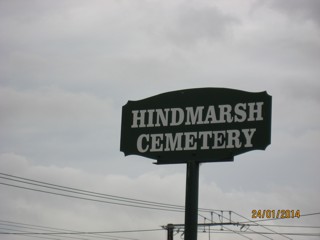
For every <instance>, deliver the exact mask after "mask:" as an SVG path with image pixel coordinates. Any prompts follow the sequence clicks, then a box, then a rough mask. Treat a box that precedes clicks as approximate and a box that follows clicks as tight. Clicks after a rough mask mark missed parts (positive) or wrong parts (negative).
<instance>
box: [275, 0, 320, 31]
mask: <svg viewBox="0 0 320 240" xmlns="http://www.w3.org/2000/svg"><path fill="white" fill-rule="evenodd" d="M271 6H272V7H273V8H274V9H277V10H279V11H281V12H283V13H285V14H287V15H288V17H290V19H299V20H301V19H303V20H311V21H313V22H314V23H316V24H318V27H320V1H318V0H303V1H301V0H280V1H279V0H273V1H272V3H271Z"/></svg>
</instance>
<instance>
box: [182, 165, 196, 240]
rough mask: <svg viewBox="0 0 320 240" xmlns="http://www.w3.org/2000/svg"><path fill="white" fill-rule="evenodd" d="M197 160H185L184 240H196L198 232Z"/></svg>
mask: <svg viewBox="0 0 320 240" xmlns="http://www.w3.org/2000/svg"><path fill="white" fill-rule="evenodd" d="M199 165H200V164H199V162H196V161H188V162H187V176H186V206H185V208H186V210H185V211H186V212H185V219H184V223H185V232H184V239H185V240H197V233H198V194H199Z"/></svg>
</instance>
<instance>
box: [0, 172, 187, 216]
mask: <svg viewBox="0 0 320 240" xmlns="http://www.w3.org/2000/svg"><path fill="white" fill-rule="evenodd" d="M0 175H5V176H9V177H3V176H0V178H2V179H6V180H9V181H14V182H19V183H23V184H27V185H32V186H37V187H42V188H47V189H53V190H58V191H61V192H67V193H72V194H78V195H82V196H90V197H95V198H98V199H99V198H100V199H108V200H112V201H117V202H110V201H102V200H97V199H92V198H84V197H79V196H72V195H69V194H61V193H58V192H49V191H45V190H41V189H35V188H30V187H23V186H18V185H13V184H8V183H3V182H1V183H0V184H2V185H6V186H10V187H16V188H20V189H25V190H31V191H37V192H42V193H48V194H54V195H60V196H64V197H72V198H78V199H82V200H89V201H97V202H104V203H109V204H116V205H122V206H130V207H140V208H147V209H154V210H164V211H174V212H184V207H183V206H179V205H173V204H165V203H158V202H151V201H144V200H139V199H133V198H124V197H119V196H115V195H109V194H103V193H97V192H92V191H86V190H81V189H76V188H70V187H64V186H60V185H56V184H51V183H46V182H40V181H36V180H31V179H27V178H21V177H17V176H13V175H9V174H4V173H0ZM15 178H16V179H15ZM17 179H23V180H24V181H22V180H17ZM39 183H40V184H39ZM127 203H130V204H127ZM138 205H143V206H138ZM147 206H150V207H147Z"/></svg>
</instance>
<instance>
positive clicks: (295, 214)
mask: <svg viewBox="0 0 320 240" xmlns="http://www.w3.org/2000/svg"><path fill="white" fill-rule="evenodd" d="M251 214H252V215H251V217H252V218H268V219H269V218H300V210H288V209H287V210H285V209H282V210H280V209H279V210H271V209H264V210H261V209H253V210H252V211H251Z"/></svg>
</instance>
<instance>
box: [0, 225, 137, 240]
mask: <svg viewBox="0 0 320 240" xmlns="http://www.w3.org/2000/svg"><path fill="white" fill-rule="evenodd" d="M0 225H5V226H11V227H15V228H18V229H19V230H15V231H20V229H21V228H22V229H28V230H45V231H49V232H55V231H68V232H78V231H74V230H69V229H62V228H52V227H45V226H40V225H33V224H26V223H19V222H12V221H4V220H0ZM1 229H3V228H1ZM11 230H13V229H11ZM20 232H21V231H20ZM63 237H65V236H63ZM90 237H91V238H92V237H94V238H96V239H97V238H100V239H110V240H115V237H114V236H110V235H99V234H95V235H91V236H90ZM67 238H72V239H82V240H83V238H78V237H72V236H68V237H67ZM116 239H117V240H119V239H123V240H137V239H134V238H128V237H121V236H117V238H116Z"/></svg>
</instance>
